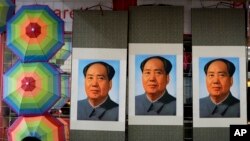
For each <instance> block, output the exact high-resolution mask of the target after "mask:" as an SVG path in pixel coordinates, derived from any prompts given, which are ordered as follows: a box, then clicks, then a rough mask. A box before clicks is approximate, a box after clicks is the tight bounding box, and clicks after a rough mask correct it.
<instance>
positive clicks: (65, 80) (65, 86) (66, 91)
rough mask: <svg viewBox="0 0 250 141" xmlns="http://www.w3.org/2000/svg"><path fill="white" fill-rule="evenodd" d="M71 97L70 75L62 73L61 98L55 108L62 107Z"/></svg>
mask: <svg viewBox="0 0 250 141" xmlns="http://www.w3.org/2000/svg"><path fill="white" fill-rule="evenodd" d="M69 99H70V75H69V74H64V73H62V74H61V98H60V99H59V100H58V101H57V102H56V104H55V105H54V106H53V107H52V108H53V109H61V108H62V107H63V106H64V105H65V104H66V103H67V102H68V101H69Z"/></svg>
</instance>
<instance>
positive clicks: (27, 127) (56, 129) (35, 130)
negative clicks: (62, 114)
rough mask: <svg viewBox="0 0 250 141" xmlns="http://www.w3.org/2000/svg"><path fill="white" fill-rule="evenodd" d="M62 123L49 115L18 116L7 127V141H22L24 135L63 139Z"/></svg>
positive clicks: (44, 140) (49, 140)
mask: <svg viewBox="0 0 250 141" xmlns="http://www.w3.org/2000/svg"><path fill="white" fill-rule="evenodd" d="M64 133H65V131H64V124H63V123H61V122H60V121H59V120H57V119H56V118H54V117H52V116H50V115H44V116H34V117H23V116H21V117H18V119H17V120H16V121H15V122H14V123H13V124H12V125H11V126H10V127H9V128H8V140H9V141H22V139H23V138H25V137H36V138H37V139H40V140H41V141H64V140H65V135H64Z"/></svg>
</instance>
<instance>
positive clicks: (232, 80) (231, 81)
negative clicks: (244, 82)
mask: <svg viewBox="0 0 250 141" xmlns="http://www.w3.org/2000/svg"><path fill="white" fill-rule="evenodd" d="M230 83H231V84H230V86H232V85H233V83H234V79H233V76H232V77H231V80H230Z"/></svg>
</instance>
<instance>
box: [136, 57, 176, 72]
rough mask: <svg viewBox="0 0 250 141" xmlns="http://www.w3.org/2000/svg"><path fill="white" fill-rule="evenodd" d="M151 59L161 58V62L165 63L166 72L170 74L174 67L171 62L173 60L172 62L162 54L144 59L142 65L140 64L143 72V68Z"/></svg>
mask: <svg viewBox="0 0 250 141" xmlns="http://www.w3.org/2000/svg"><path fill="white" fill-rule="evenodd" d="M151 59H159V60H161V62H162V63H163V66H164V70H165V72H166V74H169V72H170V71H171V69H172V64H171V62H170V61H169V60H168V59H166V58H163V57H161V56H152V57H149V58H146V59H145V60H143V61H142V62H141V66H140V68H141V71H142V72H143V69H144V66H145V64H146V63H147V62H148V61H149V60H151Z"/></svg>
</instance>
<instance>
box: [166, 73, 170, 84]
mask: <svg viewBox="0 0 250 141" xmlns="http://www.w3.org/2000/svg"><path fill="white" fill-rule="evenodd" d="M166 77H167V84H168V83H169V81H170V77H169V74H168V75H167V76H166Z"/></svg>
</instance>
